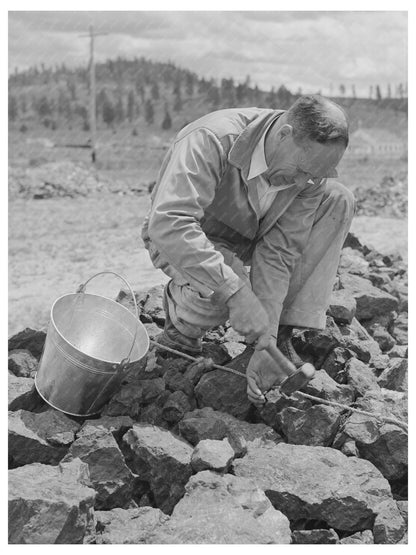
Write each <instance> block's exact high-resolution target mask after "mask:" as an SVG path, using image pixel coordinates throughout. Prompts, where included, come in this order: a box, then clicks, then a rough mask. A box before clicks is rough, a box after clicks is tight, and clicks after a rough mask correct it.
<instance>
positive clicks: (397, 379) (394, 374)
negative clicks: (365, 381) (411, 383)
mask: <svg viewBox="0 0 416 555" xmlns="http://www.w3.org/2000/svg"><path fill="white" fill-rule="evenodd" d="M407 366H408V364H407V359H405V358H393V359H391V362H390V364H389V365H388V367H387V368H386V369H385V370H384V372H383V373H382V374H381V375H380V377H379V378H378V384H379V386H380V387H384V388H387V389H394V390H395V391H403V392H405V391H407V388H408V384H407Z"/></svg>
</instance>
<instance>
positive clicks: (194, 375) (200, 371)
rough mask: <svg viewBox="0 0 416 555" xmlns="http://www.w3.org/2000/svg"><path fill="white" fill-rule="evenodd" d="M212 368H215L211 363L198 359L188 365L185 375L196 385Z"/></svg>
mask: <svg viewBox="0 0 416 555" xmlns="http://www.w3.org/2000/svg"><path fill="white" fill-rule="evenodd" d="M212 370H213V368H212V367H211V366H210V365H207V363H206V362H205V360H198V361H196V362H193V363H192V364H190V365H189V366H188V368H187V369H186V370H185V373H184V377H185V378H186V379H187V380H189V381H190V382H191V383H192V385H193V386H194V387H195V386H196V385H197V383H198V382H199V380H200V379H201V378H202V376H203V375H204V374H206V373H207V372H211V371H212Z"/></svg>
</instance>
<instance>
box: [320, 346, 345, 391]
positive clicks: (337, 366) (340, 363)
mask: <svg viewBox="0 0 416 555" xmlns="http://www.w3.org/2000/svg"><path fill="white" fill-rule="evenodd" d="M352 356H353V353H352V352H351V351H350V350H348V349H346V348H345V347H335V349H334V350H333V351H331V352H330V353H329V355H328V356H327V357H326V359H325V360H324V362H323V363H322V366H321V369H322V370H325V372H326V373H327V374H328V376H330V377H331V378H332V379H333V380H334V381H336V382H337V383H339V384H345V383H346V382H347V374H346V372H345V365H346V363H347V361H348V360H349V359H350V358H351V357H352Z"/></svg>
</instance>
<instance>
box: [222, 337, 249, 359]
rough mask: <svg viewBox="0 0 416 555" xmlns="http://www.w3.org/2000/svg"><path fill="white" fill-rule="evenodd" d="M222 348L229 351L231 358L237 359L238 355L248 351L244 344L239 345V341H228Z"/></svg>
mask: <svg viewBox="0 0 416 555" xmlns="http://www.w3.org/2000/svg"><path fill="white" fill-rule="evenodd" d="M222 346H223V348H224V349H225V350H226V351H227V354H228V355H229V356H230V358H236V357H237V356H238V355H241V354H242V353H244V351H245V349H246V345H245V344H244V343H237V341H226V342H225V343H223V344H222Z"/></svg>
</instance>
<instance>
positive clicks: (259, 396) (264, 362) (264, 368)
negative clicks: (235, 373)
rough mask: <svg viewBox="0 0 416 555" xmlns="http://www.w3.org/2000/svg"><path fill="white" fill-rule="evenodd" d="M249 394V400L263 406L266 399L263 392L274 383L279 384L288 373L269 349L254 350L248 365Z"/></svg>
mask: <svg viewBox="0 0 416 555" xmlns="http://www.w3.org/2000/svg"><path fill="white" fill-rule="evenodd" d="M246 377H247V396H248V398H249V400H250V401H251V402H252V403H253V405H256V406H257V407H261V406H262V405H263V404H264V403H265V402H266V399H265V397H264V395H263V393H265V392H267V391H268V390H269V389H271V388H272V387H273V386H274V385H279V384H280V383H281V382H282V381H283V380H284V379H285V378H286V374H285V373H284V372H283V371H282V370H280V369H279V367H278V366H277V364H276V362H275V361H274V360H273V359H272V357H271V356H270V355H269V353H268V352H267V351H264V350H262V351H254V353H253V355H252V356H251V359H250V362H249V363H248V366H247V373H246Z"/></svg>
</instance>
